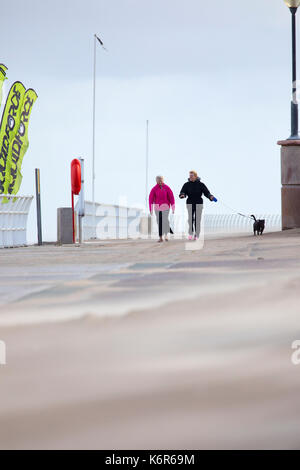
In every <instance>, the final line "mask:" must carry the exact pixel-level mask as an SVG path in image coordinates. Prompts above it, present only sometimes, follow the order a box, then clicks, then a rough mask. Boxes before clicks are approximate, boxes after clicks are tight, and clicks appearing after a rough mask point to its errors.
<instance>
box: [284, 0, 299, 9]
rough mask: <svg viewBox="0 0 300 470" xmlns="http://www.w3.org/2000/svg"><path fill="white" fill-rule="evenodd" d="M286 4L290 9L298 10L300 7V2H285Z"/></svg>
mask: <svg viewBox="0 0 300 470" xmlns="http://www.w3.org/2000/svg"><path fill="white" fill-rule="evenodd" d="M284 3H285V4H286V5H287V6H288V7H289V8H298V7H299V6H300V0H284Z"/></svg>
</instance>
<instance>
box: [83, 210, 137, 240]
mask: <svg viewBox="0 0 300 470" xmlns="http://www.w3.org/2000/svg"><path fill="white" fill-rule="evenodd" d="M75 210H76V212H78V203H77V204H76V207H75ZM142 214H143V209H138V208H131V207H125V206H117V205H111V204H99V203H95V204H93V203H92V202H89V201H85V216H84V217H83V221H82V232H83V240H91V239H96V238H98V239H107V238H109V239H117V238H137V237H138V236H139V232H140V221H141V218H142Z"/></svg>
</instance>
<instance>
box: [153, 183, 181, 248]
mask: <svg viewBox="0 0 300 470" xmlns="http://www.w3.org/2000/svg"><path fill="white" fill-rule="evenodd" d="M156 183H157V184H156V185H155V186H154V188H152V189H151V192H150V195H149V208H150V214H151V215H152V214H153V211H155V215H156V221H157V225H158V233H159V240H158V241H159V242H160V243H161V242H162V241H163V235H164V236H165V241H166V242H167V241H168V233H169V232H170V225H169V212H170V207H171V208H172V211H173V214H174V212H175V199H174V194H173V192H172V190H171V188H169V186H167V185H166V184H165V183H164V178H163V176H157V177H156Z"/></svg>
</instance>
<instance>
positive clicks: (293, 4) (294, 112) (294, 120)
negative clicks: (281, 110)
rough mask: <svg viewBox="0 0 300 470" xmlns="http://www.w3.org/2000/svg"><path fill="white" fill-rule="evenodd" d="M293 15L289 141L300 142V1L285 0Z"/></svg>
mask: <svg viewBox="0 0 300 470" xmlns="http://www.w3.org/2000/svg"><path fill="white" fill-rule="evenodd" d="M284 2H285V3H286V5H287V6H288V7H289V9H290V12H291V15H292V101H291V136H290V137H289V140H298V139H300V136H299V129H298V99H297V58H296V51H297V47H296V13H297V10H298V7H299V6H300V0H284Z"/></svg>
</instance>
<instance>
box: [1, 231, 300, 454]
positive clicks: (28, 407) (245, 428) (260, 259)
mask: <svg viewBox="0 0 300 470" xmlns="http://www.w3.org/2000/svg"><path fill="white" fill-rule="evenodd" d="M0 265H1V273H0V277H1V287H0V292H1V300H0V306H1V313H0V340H3V341H5V343H6V347H7V365H6V366H0V393H1V400H0V423H1V426H0V448H1V449H40V448H43V449H61V448H68V449H74V448H80V449H83V448H84V449H90V448H97V449H166V448H167V449H176V448H178V449H214V448H218V449H228V448H239V449H240V448H244V449H251V448H272V449H273V448H274V449H275V448H277V449H278V448H288V449H295V448H297V449H299V448H300V442H299V428H300V402H299V391H300V365H299V366H296V365H293V364H292V362H291V355H292V352H293V350H292V349H291V344H292V342H293V341H294V340H296V339H300V331H299V323H300V322H299V320H300V302H299V300H300V231H297V230H292V231H289V232H285V233H275V234H266V235H264V236H263V237H259V238H254V237H252V236H251V237H250V236H249V237H238V238H236V237H235V238H232V239H230V238H228V239H219V240H208V241H207V242H206V243H205V246H204V249H203V250H200V251H186V250H185V242H183V241H178V240H177V241H175V240H174V241H170V242H169V243H168V244H167V243H164V244H157V243H156V242H154V241H116V242H103V243H91V244H86V245H84V246H82V247H55V246H51V245H48V246H44V247H28V248H23V249H15V250H1V251H0Z"/></svg>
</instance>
